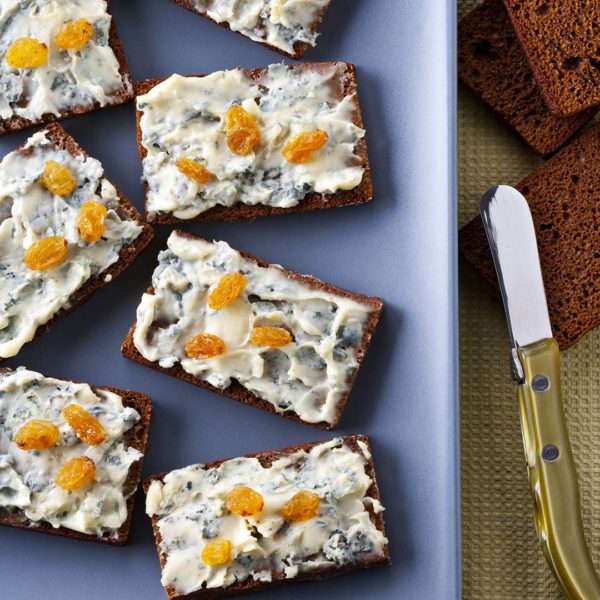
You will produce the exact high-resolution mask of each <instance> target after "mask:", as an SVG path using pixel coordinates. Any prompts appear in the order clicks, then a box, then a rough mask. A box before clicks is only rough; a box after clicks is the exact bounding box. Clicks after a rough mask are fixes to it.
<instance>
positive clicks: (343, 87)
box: [135, 61, 373, 225]
mask: <svg viewBox="0 0 600 600" xmlns="http://www.w3.org/2000/svg"><path fill="white" fill-rule="evenodd" d="M335 64H343V65H344V75H343V76H342V79H341V81H340V86H339V89H338V94H337V95H336V98H337V99H340V100H341V99H342V98H344V97H345V96H349V95H353V96H354V99H355V111H354V115H353V122H354V124H355V125H356V126H357V127H360V128H361V129H364V126H363V119H362V112H361V109H360V102H359V98H358V88H357V83H356V69H355V67H354V65H353V64H350V63H341V62H340V61H337V62H323V63H303V64H300V65H289V68H290V69H291V70H296V69H298V70H302V69H323V70H325V69H328V68H330V67H331V66H333V65H335ZM266 71H267V69H244V74H245V75H246V76H248V77H249V78H250V79H254V80H256V79H259V78H260V77H261V76H262V75H263V74H264V73H265V72H266ZM205 76H206V74H202V75H191V76H190V77H205ZM163 81H165V79H145V80H143V81H140V82H139V83H137V84H136V86H135V93H136V96H143V95H144V94H147V93H148V92H149V91H150V90H151V89H152V88H153V87H155V86H157V85H158V84H159V83H162V82H163ZM141 118H142V113H141V111H139V110H138V111H136V120H137V142H138V150H139V153H140V157H141V159H142V161H143V160H144V158H146V155H147V151H146V149H145V148H144V146H142V129H141ZM355 154H356V155H357V156H358V157H359V159H360V164H361V166H362V167H363V168H364V169H365V172H364V174H363V178H362V181H361V182H360V185H358V186H357V187H355V188H354V189H352V190H340V191H338V192H336V193H335V194H327V195H324V194H318V193H316V192H311V193H310V194H307V195H306V196H305V198H304V199H303V200H301V201H300V202H299V203H298V204H297V205H296V206H292V207H291V208H281V207H276V206H266V205H264V204H256V205H248V204H243V203H241V202H238V203H237V204H234V205H233V206H214V207H213V208H209V209H208V210H207V211H205V212H203V213H200V214H199V215H197V216H196V217H194V218H193V219H179V218H177V217H175V216H173V215H172V214H154V215H150V213H149V211H148V204H147V201H146V218H147V219H148V222H149V223H157V224H161V225H162V224H178V223H186V222H189V221H199V222H200V221H240V220H242V219H254V218H256V217H264V216H271V215H283V214H287V213H292V212H303V211H307V210H317V209H322V208H336V207H339V206H350V205H352V204H365V203H366V202H369V201H370V200H372V199H373V179H372V176H371V167H370V165H369V155H368V152H367V139H366V136H364V137H363V138H362V139H360V140H359V141H358V143H357V144H356V149H355ZM144 189H145V194H146V199H147V197H148V185H147V184H144Z"/></svg>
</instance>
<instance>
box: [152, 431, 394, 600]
mask: <svg viewBox="0 0 600 600" xmlns="http://www.w3.org/2000/svg"><path fill="white" fill-rule="evenodd" d="M342 439H343V440H344V442H345V443H346V444H347V445H348V446H349V447H350V448H351V449H352V450H353V451H354V452H357V453H362V450H361V449H360V446H359V445H358V442H359V441H360V442H363V443H364V444H366V445H367V448H368V449H369V452H370V453H371V455H372V454H373V452H372V448H371V442H370V440H369V438H368V437H367V436H366V435H349V436H345V437H343V438H342ZM328 441H330V440H324V442H314V443H311V444H299V445H296V446H289V447H287V448H281V449H278V450H267V451H265V452H259V453H258V454H246V455H244V457H245V458H257V459H258V461H259V462H260V463H261V465H262V466H263V467H268V466H270V465H271V464H273V462H274V461H275V460H277V459H278V458H280V457H282V456H286V455H289V454H293V453H294V452H297V451H299V450H305V451H307V452H308V451H310V449H311V448H313V447H314V446H317V445H319V444H322V443H326V442H328ZM226 460H230V459H224V460H217V461H214V462H210V463H207V464H206V465H204V468H205V469H212V468H214V467H218V466H219V465H221V464H222V463H224V462H225V461H226ZM365 473H366V474H367V475H368V476H369V477H370V478H371V480H372V483H371V486H370V487H369V489H368V490H367V494H366V495H367V496H370V497H371V498H374V499H375V500H381V496H380V494H379V488H378V486H377V478H376V474H375V465H374V464H373V460H372V458H370V459H368V460H367V462H366V464H365ZM167 474H168V473H166V472H164V473H157V474H156V475H152V476H151V477H149V478H148V479H146V480H145V481H144V492H146V493H147V492H148V488H149V487H150V484H151V483H152V482H153V481H163V480H164V478H165V476H166V475H167ZM367 510H368V511H369V514H370V515H371V520H372V521H373V523H374V524H375V526H376V527H377V529H378V530H379V531H380V532H381V533H383V535H385V523H384V519H383V513H381V512H380V513H376V512H374V511H373V509H372V508H367ZM150 520H151V522H152V531H153V533H154V539H155V540H156V549H157V551H158V556H159V560H160V565H161V567H164V566H165V564H166V562H167V555H166V553H164V552H163V551H162V550H161V548H160V543H161V539H162V538H161V535H160V531H159V529H158V525H157V522H158V518H157V517H156V516H154V517H151V519H150ZM389 564H391V559H390V552H389V547H388V544H386V545H385V547H384V549H383V555H382V556H380V557H379V558H373V559H370V560H368V561H364V562H361V563H355V564H350V565H345V566H334V567H322V568H320V569H316V570H313V571H311V572H308V573H302V574H300V575H298V577H294V578H293V579H286V578H285V577H284V576H282V575H281V574H277V573H274V574H273V580H272V581H270V582H261V581H253V580H251V581H248V580H246V581H242V582H239V583H235V584H233V585H230V586H228V587H226V588H220V589H219V588H216V589H210V590H209V589H202V590H197V591H195V592H191V593H189V594H178V593H177V591H176V590H175V589H173V588H172V587H168V588H166V591H167V596H168V597H169V600H214V599H217V598H229V597H233V596H241V595H242V594H248V593H252V592H262V591H264V590H268V589H271V588H278V587H282V586H286V585H289V584H294V583H296V582H300V581H320V580H322V579H328V578H331V577H336V576H338V575H344V574H346V573H350V572H352V571H358V570H361V569H367V568H370V567H379V566H385V565H389Z"/></svg>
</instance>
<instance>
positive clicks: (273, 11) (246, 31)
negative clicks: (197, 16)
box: [190, 0, 331, 54]
mask: <svg viewBox="0 0 600 600" xmlns="http://www.w3.org/2000/svg"><path fill="white" fill-rule="evenodd" d="M330 1H331V0H191V2H190V3H191V5H192V6H193V7H194V8H195V9H196V10H197V11H198V12H200V13H202V14H205V15H206V16H208V17H210V18H211V19H212V20H213V21H216V22H217V23H227V25H229V28H230V29H231V30H232V31H237V32H238V33H241V34H243V35H245V36H246V37H248V38H250V39H251V40H253V41H255V42H260V43H263V44H268V45H269V46H273V47H274V48H277V49H279V50H282V51H283V52H287V53H288V54H295V53H296V50H295V45H296V44H298V43H302V42H303V43H306V44H308V45H309V46H314V45H315V44H316V41H317V36H318V33H317V32H316V31H315V29H316V28H315V22H316V20H317V19H318V18H319V14H320V13H321V11H323V10H324V9H325V8H326V7H327V6H328V5H329V2H330Z"/></svg>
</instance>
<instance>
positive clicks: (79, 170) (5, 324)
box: [0, 131, 142, 357]
mask: <svg viewBox="0 0 600 600" xmlns="http://www.w3.org/2000/svg"><path fill="white" fill-rule="evenodd" d="M49 160H54V161H56V162H58V163H60V164H62V165H64V166H66V167H68V169H69V170H70V171H71V173H72V174H73V176H74V177H75V179H76V181H77V187H76V189H75V190H74V191H73V193H72V194H70V195H68V196H64V197H63V196H58V195H55V194H52V193H51V192H50V191H48V190H47V189H46V187H44V185H43V183H42V173H43V171H44V166H45V164H46V162H48V161H49ZM103 174H104V172H103V169H102V165H101V164H100V162H98V161H97V160H96V159H94V158H90V157H85V156H83V155H77V156H75V155H73V154H71V153H69V152H67V151H66V150H62V149H60V148H58V147H57V146H55V145H54V144H53V143H52V142H51V141H50V140H49V139H48V138H47V137H46V134H45V132H44V131H41V132H38V133H36V134H35V135H33V136H32V137H31V138H30V139H29V140H28V142H27V144H26V145H25V148H24V149H21V150H17V151H15V152H12V153H10V154H8V155H7V156H6V157H5V158H4V159H3V160H2V162H1V163H0V357H9V356H14V355H15V354H17V352H18V351H19V350H20V349H21V347H22V346H23V345H24V344H25V343H26V342H29V341H30V340H31V339H33V337H34V335H35V332H36V330H37V328H38V327H39V326H40V325H43V324H44V323H46V322H47V321H49V320H50V319H51V318H52V316H53V315H54V314H55V313H56V312H58V311H59V310H60V309H61V308H65V307H68V306H69V298H70V297H71V295H72V294H73V293H74V292H75V291H77V290H78V289H79V288H80V287H81V286H82V285H83V284H84V283H85V282H86V281H88V280H89V279H90V277H93V276H97V275H99V274H100V273H102V272H103V271H105V270H106V269H107V268H108V267H110V266H111V265H112V264H114V263H115V262H117V260H118V259H119V252H120V250H121V248H122V247H123V246H125V245H127V244H129V243H131V242H132V241H133V240H135V239H136V238H137V237H138V236H139V234H140V233H141V231H142V227H141V225H139V224H138V223H137V222H136V221H133V220H132V221H129V220H122V219H121V218H120V217H119V216H118V215H117V212H116V208H117V206H118V205H119V198H118V195H117V192H116V190H115V188H114V186H113V185H112V184H111V183H110V182H109V181H108V180H107V179H105V178H104V177H103ZM89 200H95V201H96V202H99V203H101V204H103V205H104V206H106V208H107V209H108V214H107V216H106V220H105V231H104V234H103V236H102V238H101V239H100V240H98V241H97V242H95V243H87V242H84V241H83V240H82V239H81V237H80V235H79V231H78V229H77V217H78V214H79V210H80V207H81V205H82V204H83V203H85V202H88V201H89ZM48 236H61V237H64V238H65V239H66V240H67V242H68V244H69V250H68V255H67V258H66V260H65V261H64V262H63V263H62V264H61V265H60V266H58V267H55V268H53V269H50V270H47V271H37V270H32V269H30V268H28V267H27V265H26V264H25V261H24V256H25V252H26V250H27V249H28V248H29V246H31V244H33V243H35V242H37V241H39V240H40V239H42V238H44V237H48Z"/></svg>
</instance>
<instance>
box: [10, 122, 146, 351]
mask: <svg viewBox="0 0 600 600" xmlns="http://www.w3.org/2000/svg"><path fill="white" fill-rule="evenodd" d="M43 131H44V132H45V133H46V137H47V138H48V139H49V140H50V141H52V142H53V143H54V144H55V145H56V146H57V147H59V148H62V149H64V150H66V151H67V152H69V153H70V154H72V155H74V156H86V157H87V156H89V154H88V153H87V152H86V151H85V150H84V149H83V148H81V146H79V145H78V144H77V142H76V141H75V140H74V139H73V138H72V137H71V136H70V135H69V134H68V133H67V132H66V131H65V130H64V129H63V128H62V127H61V126H60V125H59V124H58V123H51V124H50V125H48V126H47V127H46V128H45V129H44V130H43ZM18 151H21V152H27V150H25V149H24V148H23V146H21V147H20V148H19V149H18ZM113 185H114V184H113ZM115 189H117V187H116V186H115ZM117 195H118V196H119V206H118V207H117V209H116V213H117V214H118V215H119V217H121V219H128V220H135V221H137V222H138V223H139V224H140V225H141V226H142V227H143V229H142V231H141V232H140V235H139V236H138V237H137V238H136V239H135V240H134V241H133V243H131V244H129V245H127V246H123V248H121V251H120V252H119V260H117V262H115V263H114V264H112V265H111V266H110V267H109V268H108V269H106V270H105V271H103V272H102V273H100V274H99V275H95V276H92V277H91V278H90V279H88V280H87V281H86V282H85V283H84V284H83V285H82V286H81V287H80V288H79V289H78V290H76V291H75V293H73V294H71V296H70V297H69V304H68V306H64V307H63V308H61V309H60V310H59V311H58V312H56V313H55V314H54V315H53V316H52V318H51V319H50V320H49V321H47V322H46V323H44V324H43V325H40V326H39V327H38V328H37V329H36V332H35V336H34V338H33V339H35V338H37V337H39V336H40V335H43V334H44V333H46V332H47V331H48V330H49V329H50V328H51V327H52V326H53V325H54V323H55V322H56V321H58V320H59V319H61V318H62V317H64V316H66V315H68V314H69V313H70V312H72V311H74V310H75V309H76V308H79V306H81V305H82V304H83V303H84V302H85V301H86V300H88V299H89V298H90V297H91V296H92V295H93V293H94V292H95V291H96V290H98V289H99V288H101V287H102V286H104V285H106V284H107V283H109V281H106V277H107V275H110V281H113V280H114V278H115V277H118V276H119V275H120V274H121V273H122V272H123V271H124V270H125V269H126V268H127V267H128V266H129V265H131V264H132V263H133V262H134V261H135V259H136V258H137V257H138V255H139V254H140V253H141V252H142V251H143V250H144V249H145V248H146V247H147V246H148V244H149V243H150V242H151V241H152V238H153V237H154V230H153V229H152V227H151V226H150V225H148V224H147V223H145V222H144V221H143V220H142V216H141V215H140V213H139V212H138V211H137V210H136V208H135V206H133V204H131V203H130V202H129V200H127V198H126V197H125V196H124V195H123V194H122V193H121V192H120V191H119V190H118V189H117ZM0 361H2V358H1V357H0Z"/></svg>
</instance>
